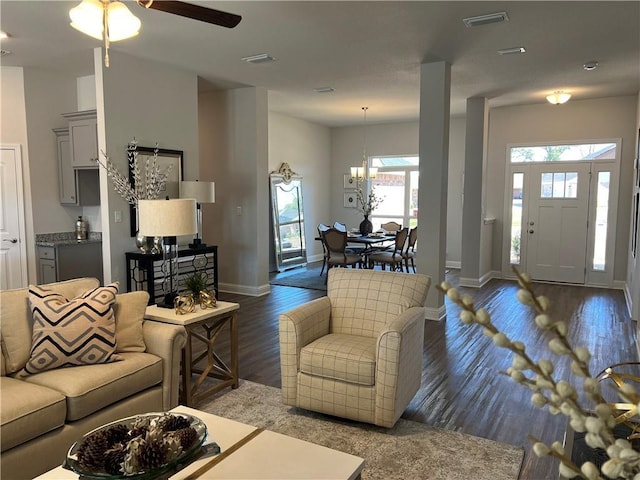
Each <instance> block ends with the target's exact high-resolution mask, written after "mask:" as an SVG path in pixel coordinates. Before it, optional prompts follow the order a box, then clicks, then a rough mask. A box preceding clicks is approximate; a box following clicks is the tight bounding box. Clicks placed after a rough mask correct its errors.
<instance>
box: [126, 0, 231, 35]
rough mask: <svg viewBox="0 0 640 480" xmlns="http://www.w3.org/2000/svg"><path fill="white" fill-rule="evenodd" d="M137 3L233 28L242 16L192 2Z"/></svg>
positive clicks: (162, 1) (142, 0)
mask: <svg viewBox="0 0 640 480" xmlns="http://www.w3.org/2000/svg"><path fill="white" fill-rule="evenodd" d="M137 2H138V5H140V6H142V7H145V8H151V9H152V10H160V11H162V12H167V13H172V14H174V15H180V16H182V17H187V18H192V19H194V20H199V21H201V22H207V23H212V24H214V25H220V26H221V27H227V28H233V27H235V26H236V25H238V24H239V23H240V20H242V17H241V16H240V15H236V14H234V13H227V12H223V11H221V10H215V9H213V8H206V7H201V6H200V5H195V4H193V3H186V2H176V1H169V0H156V1H153V0H137Z"/></svg>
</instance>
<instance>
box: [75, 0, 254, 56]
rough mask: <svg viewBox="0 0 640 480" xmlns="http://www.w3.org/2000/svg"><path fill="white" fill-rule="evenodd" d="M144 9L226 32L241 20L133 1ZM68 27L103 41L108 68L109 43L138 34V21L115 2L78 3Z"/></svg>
mask: <svg viewBox="0 0 640 480" xmlns="http://www.w3.org/2000/svg"><path fill="white" fill-rule="evenodd" d="M136 3H137V4H138V5H140V6H141V7H144V8H150V9H152V10H159V11H162V12H166V13H171V14H173V15H180V16H182V17H187V18H191V19H193V20H198V21H200V22H206V23H211V24H213V25H219V26H221V27H226V28H234V27H235V26H236V25H238V23H240V20H242V17H241V16H240V15H236V14H234V13H228V12H223V11H221V10H216V9H213V8H206V7H202V6H200V5H195V4H193V3H187V2H178V1H170V0H156V1H154V0H136ZM69 17H71V26H72V27H73V28H75V29H77V30H79V31H81V32H82V33H85V34H86V35H89V36H91V37H93V38H96V39H98V40H102V39H104V45H105V50H106V52H105V58H104V64H105V66H106V67H108V66H109V43H110V42H117V41H118V40H124V39H126V38H131V37H134V36H136V35H137V34H138V32H139V31H140V25H141V23H140V19H138V17H136V16H135V15H133V14H132V13H131V12H130V11H129V9H128V8H127V6H126V5H125V4H124V3H122V2H121V1H119V0H82V2H81V3H80V4H79V5H78V6H76V7H74V8H72V9H71V10H70V11H69Z"/></svg>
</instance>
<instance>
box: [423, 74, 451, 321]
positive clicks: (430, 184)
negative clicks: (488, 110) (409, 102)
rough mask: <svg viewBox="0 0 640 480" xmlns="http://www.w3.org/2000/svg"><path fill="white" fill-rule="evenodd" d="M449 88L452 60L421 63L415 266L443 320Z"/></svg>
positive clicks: (432, 315)
mask: <svg viewBox="0 0 640 480" xmlns="http://www.w3.org/2000/svg"><path fill="white" fill-rule="evenodd" d="M450 90H451V65H450V64H449V63H447V62H444V61H442V62H433V63H425V64H422V65H421V67H420V129H419V148H418V151H419V154H420V167H419V171H420V180H419V184H418V186H419V193H418V249H417V255H416V266H417V268H418V271H419V272H420V273H425V274H427V275H429V276H431V279H432V288H430V289H429V296H428V297H427V302H426V304H425V306H426V308H427V318H428V319H430V320H440V319H442V318H444V316H445V314H446V310H445V306H444V298H443V295H442V294H441V293H440V292H439V291H438V290H436V289H435V285H436V284H438V283H440V282H441V281H442V280H444V271H445V260H446V240H447V181H448V178H447V177H448V164H449V107H450Z"/></svg>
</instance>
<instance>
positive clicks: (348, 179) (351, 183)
mask: <svg viewBox="0 0 640 480" xmlns="http://www.w3.org/2000/svg"><path fill="white" fill-rule="evenodd" d="M344 188H345V190H353V189H355V188H356V179H355V178H353V177H352V176H351V174H350V173H345V174H344Z"/></svg>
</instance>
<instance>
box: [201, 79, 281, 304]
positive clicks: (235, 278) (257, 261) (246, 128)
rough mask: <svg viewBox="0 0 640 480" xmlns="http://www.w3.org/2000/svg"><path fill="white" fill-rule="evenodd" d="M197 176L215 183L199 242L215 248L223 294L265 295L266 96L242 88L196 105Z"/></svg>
mask: <svg viewBox="0 0 640 480" xmlns="http://www.w3.org/2000/svg"><path fill="white" fill-rule="evenodd" d="M199 108H200V114H199V119H200V125H199V132H200V145H201V149H202V156H201V159H202V160H201V165H200V173H201V174H202V175H203V176H204V177H206V179H209V178H210V179H212V180H213V181H215V182H216V203H215V204H214V205H212V206H211V207H213V208H210V209H208V210H207V211H205V212H203V213H204V215H203V224H204V226H203V231H204V235H203V238H204V240H205V243H206V242H208V241H209V239H211V243H213V244H217V245H218V248H219V253H220V255H219V270H220V273H219V277H220V278H219V284H220V289H221V290H223V291H229V292H237V293H243V294H248V295H261V294H265V293H268V292H269V276H268V269H269V266H268V263H269V231H270V230H269V188H268V187H269V182H268V180H267V179H268V173H269V167H268V111H267V91H266V89H264V88H259V87H248V88H239V89H235V90H228V91H223V92H214V93H208V94H203V95H201V96H200V99H199Z"/></svg>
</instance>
